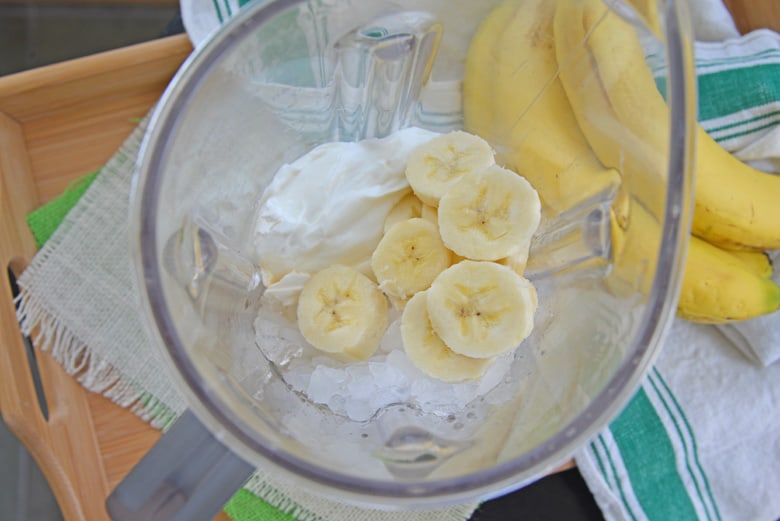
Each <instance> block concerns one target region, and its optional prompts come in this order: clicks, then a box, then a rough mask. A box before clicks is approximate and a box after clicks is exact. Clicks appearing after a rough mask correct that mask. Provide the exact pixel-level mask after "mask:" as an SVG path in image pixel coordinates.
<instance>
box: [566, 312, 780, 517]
mask: <svg viewBox="0 0 780 521" xmlns="http://www.w3.org/2000/svg"><path fill="white" fill-rule="evenodd" d="M779 405H780V364H774V365H772V366H771V367H758V366H756V365H755V364H752V363H750V362H749V361H748V360H746V359H745V358H744V357H743V356H741V355H740V354H739V353H738V352H737V351H736V350H734V348H733V346H732V345H731V344H730V343H729V342H728V341H727V340H726V339H725V338H724V337H722V336H721V334H720V333H719V332H718V330H717V329H715V328H713V327H711V326H705V325H699V324H692V323H689V322H685V321H682V320H677V321H676V322H675V324H674V326H673V327H672V329H671V331H670V333H669V336H668V337H667V340H666V343H665V345H664V349H663V351H662V352H661V355H660V357H659V358H658V361H657V362H656V364H655V366H654V368H653V369H652V370H651V371H650V373H649V374H648V376H647V377H646V379H645V381H644V383H643V384H642V387H641V388H640V389H639V391H638V392H637V393H636V394H635V395H634V397H633V398H632V400H631V402H629V404H628V406H627V407H626V408H625V409H624V410H623V412H622V413H621V414H620V416H618V418H617V419H615V420H614V421H613V422H612V423H611V424H610V426H609V428H607V429H605V430H604V431H602V432H601V433H600V434H599V435H598V436H597V437H596V438H594V439H593V440H592V441H591V443H589V444H588V445H587V446H585V447H584V448H583V449H582V450H580V451H579V452H578V454H577V455H576V461H577V466H578V467H579V470H580V472H581V473H582V476H583V478H584V479H585V481H586V482H587V484H588V486H589V488H590V490H591V491H592V492H593V495H594V497H595V498H596V501H597V503H598V504H599V506H600V507H601V509H602V512H603V513H604V517H605V518H606V519H607V521H628V520H632V521H643V520H649V521H671V520H674V521H698V520H707V521H721V520H722V521H774V520H776V519H778V518H780V494H778V491H780V414H778V412H779V411H778V407H779Z"/></svg>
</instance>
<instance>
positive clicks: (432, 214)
mask: <svg viewBox="0 0 780 521" xmlns="http://www.w3.org/2000/svg"><path fill="white" fill-rule="evenodd" d="M420 217H422V218H423V219H425V220H426V221H431V222H432V223H433V224H435V225H436V227H437V228H438V227H439V210H438V209H437V208H436V207H435V206H431V205H429V204H423V205H422V208H421V209H420Z"/></svg>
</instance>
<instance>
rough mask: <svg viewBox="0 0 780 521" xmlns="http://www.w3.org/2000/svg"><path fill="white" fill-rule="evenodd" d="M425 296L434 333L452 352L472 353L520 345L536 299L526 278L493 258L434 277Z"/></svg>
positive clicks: (528, 331)
mask: <svg viewBox="0 0 780 521" xmlns="http://www.w3.org/2000/svg"><path fill="white" fill-rule="evenodd" d="M427 301H428V316H429V317H430V319H431V324H432V325H433V330H434V331H435V332H436V334H437V335H439V337H440V338H441V339H442V340H443V341H444V343H445V344H446V345H447V346H448V347H449V348H450V349H452V350H453V351H455V352H456V353H458V354H461V355H464V356H470V357H474V358H489V357H493V356H497V355H500V354H502V353H506V352H508V351H511V350H512V349H515V348H516V347H517V346H518V345H520V342H522V341H523V340H525V339H526V338H527V337H528V335H530V334H531V331H532V330H533V326H534V314H535V313H536V307H537V303H538V301H537V296H536V289H535V288H534V286H533V284H531V282H530V281H528V280H527V279H525V278H523V277H521V276H520V275H518V274H517V273H515V272H514V271H512V270H511V269H509V268H507V267H506V266H502V265H500V264H497V263H495V262H486V261H472V260H465V261H462V262H459V263H458V264H454V265H453V266H452V267H450V268H448V269H447V270H445V271H443V272H442V273H441V275H439V276H438V277H436V280H434V281H433V284H431V288H430V289H429V290H428V298H427ZM407 307H408V306H407Z"/></svg>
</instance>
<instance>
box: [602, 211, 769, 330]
mask: <svg viewBox="0 0 780 521" xmlns="http://www.w3.org/2000/svg"><path fill="white" fill-rule="evenodd" d="M631 204H632V209H631V221H630V224H629V226H628V228H627V229H625V230H624V229H622V228H621V227H620V226H616V225H614V223H613V226H612V251H613V271H612V273H611V274H610V276H609V277H608V278H607V279H606V281H605V282H606V283H607V285H608V286H609V287H610V288H611V289H612V290H613V291H614V292H616V293H617V294H621V293H623V292H625V291H628V292H629V293H635V292H637V291H639V292H642V293H644V294H647V292H648V291H649V290H650V286H651V284H652V275H653V274H654V272H655V262H654V259H655V258H656V256H657V254H658V242H657V240H656V242H655V243H654V242H653V239H654V238H655V239H658V238H660V224H659V223H658V221H656V220H655V218H654V217H653V216H652V215H651V213H650V212H649V211H648V210H647V209H646V208H644V207H642V206H641V204H640V203H638V202H637V201H636V200H635V199H632V200H631ZM741 255H742V254H737V255H735V254H734V252H729V251H726V250H723V249H721V248H718V247H717V246H714V245H712V244H710V243H708V242H706V241H704V240H702V239H699V238H697V237H694V236H691V237H690V242H689V244H688V256H687V259H686V263H685V272H684V275H683V281H682V287H681V289H680V299H679V301H678V303H677V315H678V316H680V317H682V318H685V319H688V320H692V321H695V322H705V323H723V322H730V321H738V320H745V319H748V318H752V317H756V316H759V315H764V314H767V313H772V312H774V311H776V310H777V309H778V308H780V287H778V286H777V284H775V283H774V282H772V280H771V279H769V277H767V276H766V272H765V268H764V271H761V270H760V269H759V270H758V271H757V266H758V262H757V261H759V257H760V256H761V255H763V254H758V253H750V254H749V255H748V256H742V257H741ZM764 258H766V256H764ZM767 261H768V259H767ZM770 270H771V266H770Z"/></svg>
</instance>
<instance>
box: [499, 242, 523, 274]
mask: <svg viewBox="0 0 780 521" xmlns="http://www.w3.org/2000/svg"><path fill="white" fill-rule="evenodd" d="M529 249H530V244H529V245H526V246H524V247H522V248H520V250H519V251H518V252H517V253H514V254H512V255H510V256H509V257H504V258H503V259H500V260H498V261H496V262H498V263H499V264H501V265H504V266H506V267H507V268H510V269H511V270H512V271H514V272H515V273H517V274H518V275H522V274H523V273H525V268H526V267H527V266H528V251H529Z"/></svg>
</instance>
